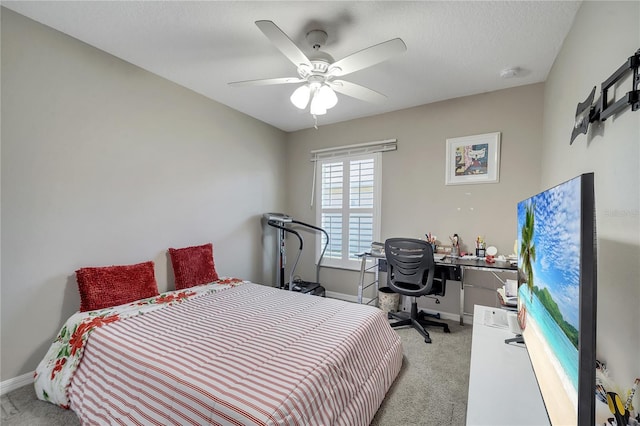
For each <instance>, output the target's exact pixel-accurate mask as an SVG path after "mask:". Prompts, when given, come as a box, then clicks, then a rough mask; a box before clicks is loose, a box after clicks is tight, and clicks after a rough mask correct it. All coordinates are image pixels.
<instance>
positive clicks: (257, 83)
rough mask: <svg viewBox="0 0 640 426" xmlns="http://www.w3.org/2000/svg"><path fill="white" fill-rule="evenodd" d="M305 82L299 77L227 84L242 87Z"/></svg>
mask: <svg viewBox="0 0 640 426" xmlns="http://www.w3.org/2000/svg"><path fill="white" fill-rule="evenodd" d="M305 81H306V80H303V79H301V78H298V77H281V78H264V79H261V80H245V81H232V82H231V83H227V84H228V85H229V86H233V87H242V86H269V85H271V84H291V83H303V82H305Z"/></svg>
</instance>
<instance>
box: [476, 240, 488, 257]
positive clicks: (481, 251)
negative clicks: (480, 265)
mask: <svg viewBox="0 0 640 426" xmlns="http://www.w3.org/2000/svg"><path fill="white" fill-rule="evenodd" d="M485 253H486V252H485V242H484V238H482V237H481V236H480V235H478V238H476V256H478V257H484V256H485Z"/></svg>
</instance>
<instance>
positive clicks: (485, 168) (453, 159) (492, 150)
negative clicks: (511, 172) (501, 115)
mask: <svg viewBox="0 0 640 426" xmlns="http://www.w3.org/2000/svg"><path fill="white" fill-rule="evenodd" d="M499 179H500V132H496V133H486V134H484V135H473V136H464V137H460V138H451V139H447V167H446V177H445V184H447V185H465V184H471V183H496V182H498V181H499Z"/></svg>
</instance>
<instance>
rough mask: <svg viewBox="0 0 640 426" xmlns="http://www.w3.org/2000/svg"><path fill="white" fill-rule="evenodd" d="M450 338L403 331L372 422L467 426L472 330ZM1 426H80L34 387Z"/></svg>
mask: <svg viewBox="0 0 640 426" xmlns="http://www.w3.org/2000/svg"><path fill="white" fill-rule="evenodd" d="M446 322H447V323H448V324H449V328H450V329H451V333H448V334H447V333H443V332H442V330H441V329H438V328H430V329H429V333H430V334H431V339H432V340H433V343H431V344H426V343H424V340H423V339H422V337H421V336H420V335H419V334H418V332H417V331H415V330H412V329H411V328H400V329H397V330H396V331H397V332H398V334H399V335H400V337H401V338H402V344H403V347H404V361H403V365H402V370H401V371H400V374H399V376H398V378H397V379H396V381H395V382H394V384H393V385H392V387H391V389H390V390H389V393H388V394H387V396H386V398H385V400H384V402H383V403H382V406H381V407H380V409H379V410H378V412H377V413H376V416H375V417H374V419H373V422H372V423H371V424H372V425H374V426H386V425H420V426H429V425H439V426H442V425H455V426H459V425H464V424H465V418H466V412H467V389H468V386H469V360H470V355H471V326H469V325H466V326H462V327H461V326H460V325H458V324H457V323H454V322H452V321H446ZM1 423H2V425H7V426H9V425H28V426H37V425H43V426H45V425H46V426H67V425H78V424H80V423H79V421H78V418H77V417H76V415H75V414H74V413H73V412H72V411H70V410H64V409H62V408H59V407H57V406H55V405H53V404H49V403H47V402H43V401H39V400H38V399H36V396H35V393H34V391H33V386H24V387H22V388H20V389H16V390H14V391H12V392H9V393H8V394H6V395H3V396H2V422H1Z"/></svg>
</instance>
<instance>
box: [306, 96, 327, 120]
mask: <svg viewBox="0 0 640 426" xmlns="http://www.w3.org/2000/svg"><path fill="white" fill-rule="evenodd" d="M309 112H310V113H311V115H325V114H326V113H327V109H326V108H325V106H324V105H323V104H322V99H321V98H320V96H318V94H317V92H316V94H315V95H314V96H313V99H311V107H310V108H309Z"/></svg>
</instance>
